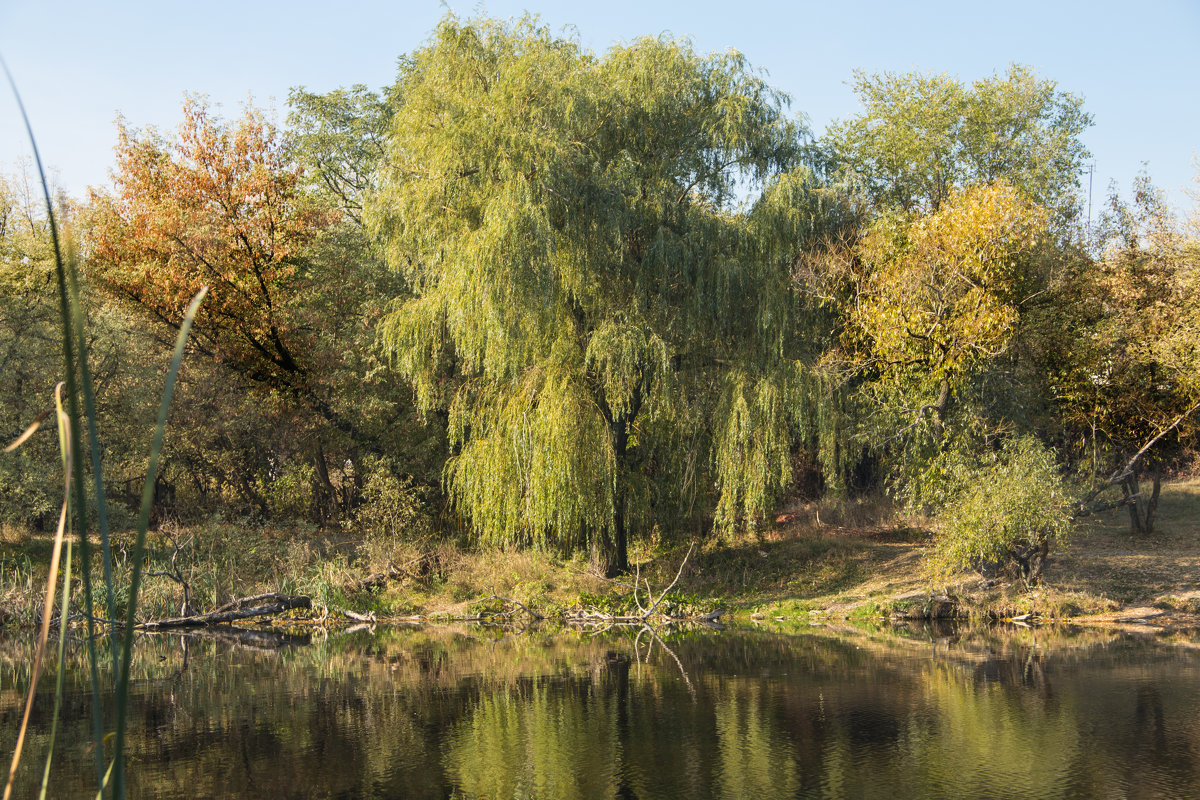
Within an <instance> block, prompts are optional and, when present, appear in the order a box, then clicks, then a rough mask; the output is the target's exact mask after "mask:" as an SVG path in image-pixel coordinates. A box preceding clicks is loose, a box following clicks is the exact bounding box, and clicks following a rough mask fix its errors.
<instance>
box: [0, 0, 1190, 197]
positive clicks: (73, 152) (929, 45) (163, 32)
mask: <svg viewBox="0 0 1200 800" xmlns="http://www.w3.org/2000/svg"><path fill="white" fill-rule="evenodd" d="M447 10H453V11H454V12H456V13H457V14H459V15H460V16H471V15H473V14H475V13H479V12H482V13H485V14H487V15H489V16H494V17H502V18H506V17H512V16H519V15H520V14H522V13H523V12H525V11H526V10H528V11H530V12H532V13H536V14H538V15H540V16H541V18H542V20H543V22H544V23H546V24H547V25H549V26H550V27H552V28H554V29H559V28H561V27H563V26H567V25H570V26H574V28H575V29H576V30H577V32H578V35H579V37H580V39H581V41H582V42H583V43H584V45H586V46H588V47H590V48H591V49H593V50H595V51H603V50H605V49H606V48H608V46H609V45H611V44H612V43H614V42H618V41H628V40H629V39H632V38H634V37H637V36H641V35H646V34H652V35H653V34H659V33H663V32H669V33H671V34H673V35H675V36H681V37H682V36H687V37H691V38H692V40H693V41H694V43H695V46H696V47H697V49H699V50H702V51H710V50H726V49H729V48H734V49H737V50H740V51H741V52H742V53H744V54H745V55H746V57H747V58H748V60H749V61H750V63H752V64H753V65H755V66H757V67H760V68H762V69H764V70H766V71H767V73H768V74H769V77H770V80H771V82H772V83H773V84H775V85H776V86H777V87H779V88H781V89H783V90H784V91H786V92H787V93H788V94H790V95H791V96H792V109H793V111H794V112H798V113H803V114H804V115H805V116H806V117H807V118H808V120H809V122H810V124H811V126H812V128H813V130H814V132H816V133H818V134H819V133H820V132H821V131H823V130H824V128H825V126H826V125H827V124H828V123H829V122H830V121H831V120H834V119H839V118H843V117H846V116H848V115H851V114H853V113H855V111H856V110H857V108H858V105H857V100H856V98H855V96H854V94H853V92H852V91H851V88H850V80H851V79H852V77H853V71H854V70H855V69H863V70H866V71H868V72H875V71H882V70H890V71H909V70H913V69H918V70H922V71H927V72H947V73H950V74H952V75H956V76H958V77H959V78H961V79H963V80H966V81H971V80H974V79H977V78H980V77H983V76H985V75H989V74H991V73H993V72H996V71H998V70H999V71H1002V70H1004V69H1005V68H1006V67H1007V66H1008V64H1009V63H1011V62H1013V61H1016V62H1020V63H1024V64H1028V65H1029V66H1031V67H1033V68H1034V69H1035V70H1036V72H1037V73H1038V75H1039V76H1041V77H1045V78H1050V79H1053V80H1055V81H1057V82H1058V84H1059V87H1060V88H1061V89H1064V90H1067V91H1071V92H1074V93H1076V94H1079V95H1082V96H1083V97H1084V99H1085V106H1086V108H1087V110H1088V111H1090V112H1091V113H1092V114H1093V115H1094V117H1095V126H1094V127H1093V128H1092V129H1091V130H1090V131H1089V132H1088V133H1087V134H1086V136H1085V142H1086V144H1087V145H1088V146H1089V148H1090V149H1091V150H1092V152H1093V155H1094V161H1095V164H1096V169H1095V181H1094V185H1095V197H1096V201H1097V203H1098V202H1100V200H1101V198H1102V197H1103V196H1104V192H1105V190H1106V188H1107V185H1108V183H1109V181H1111V180H1115V181H1117V182H1118V183H1119V184H1120V186H1121V188H1122V189H1123V190H1127V189H1128V186H1129V184H1130V182H1131V180H1132V179H1133V177H1134V176H1135V175H1136V174H1137V173H1138V171H1139V170H1140V169H1141V165H1142V162H1147V164H1148V170H1149V173H1150V175H1151V176H1152V177H1153V178H1154V180H1155V182H1156V183H1158V184H1159V185H1160V186H1161V187H1163V188H1164V189H1166V190H1167V191H1168V193H1169V195H1170V197H1171V199H1172V201H1173V202H1174V203H1176V204H1177V205H1181V206H1182V205H1183V204H1184V203H1185V202H1186V200H1185V198H1184V195H1183V190H1184V189H1185V187H1187V186H1189V185H1190V184H1191V179H1192V176H1193V175H1194V174H1195V173H1196V166H1195V165H1194V164H1193V159H1194V158H1195V157H1196V156H1197V155H1200V0H1143V1H1142V2H1141V3H1138V4H1134V3H1132V2H1113V1H1112V0H1091V1H1090V2H1075V0H1070V1H1069V2H1058V1H1057V0H1011V1H1010V2H1006V3H995V2H986V3H985V2H978V3H976V2H970V0H954V1H953V2H919V0H871V1H868V0H843V1H842V2H840V3H839V2H836V0H816V1H814V0H792V2H783V1H781V2H765V0H732V1H731V0H725V1H724V2H714V1H713V0H688V1H687V2H657V1H656V0H609V2H601V1H600V0H595V1H594V2H586V3H565V2H552V1H551V0H525V1H524V2H520V0H516V1H510V0H503V1H501V0H492V2H488V3H467V2H459V1H458V0H450V2H436V0H393V2H377V1H375V0H371V1H370V2H365V1H364V2H355V1H354V0H348V1H347V2H345V3H343V4H340V5H338V6H335V4H333V3H330V2H328V0H326V1H325V2H309V0H291V1H290V2H276V0H262V1H261V2H256V1H255V0H242V2H236V1H234V2H230V1H229V0H212V1H211V2H179V1H177V0H156V1H155V2H144V1H142V0H139V1H138V2H120V0H111V1H110V2H99V0H91V1H90V2H83V1H82V0H70V1H69V2H62V1H60V0H40V2H39V1H37V0H0V53H2V54H3V56H4V57H5V59H7V61H8V64H9V68H10V69H11V70H12V72H13V74H14V76H15V77H16V79H17V81H18V84H19V87H20V89H21V91H22V93H23V95H24V97H25V102H26V106H27V108H28V110H29V112H30V115H31V117H32V121H33V125H34V132H35V133H36V135H37V136H38V140H39V144H40V146H41V148H42V154H43V158H44V159H45V161H46V162H47V163H48V164H49V165H50V166H52V167H53V168H54V169H55V170H56V171H57V176H58V177H57V180H58V181H59V183H60V184H61V186H62V187H63V188H65V189H66V190H67V191H68V192H69V193H71V194H74V195H82V194H83V191H84V189H85V187H86V186H89V185H100V184H104V183H106V182H107V180H108V169H109V167H110V165H111V161H112V159H111V151H112V146H113V143H114V141H115V133H114V131H115V128H114V124H113V120H114V118H115V117H116V115H117V114H118V113H120V114H122V115H124V117H125V118H126V119H127V120H128V121H129V122H130V123H131V124H133V125H135V126H144V125H154V126H157V127H159V128H161V129H167V130H169V129H172V128H174V127H175V125H176V124H177V122H178V120H179V106H180V101H181V99H182V97H183V94H184V93H185V92H201V93H205V94H207V95H208V96H209V98H210V99H211V100H212V101H213V102H216V103H220V104H221V105H223V106H224V107H225V108H226V110H227V112H228V113H233V112H235V111H236V110H237V108H238V104H239V103H241V102H244V101H245V100H246V99H247V98H253V101H254V102H255V103H256V104H258V105H272V104H273V105H274V106H275V107H276V109H277V110H278V114H279V117H280V118H281V119H282V118H283V117H284V116H285V115H286V108H285V102H286V98H287V92H288V89H289V88H290V87H293V86H298V85H303V86H306V87H308V88H309V89H312V90H315V91H326V90H329V89H333V88H336V87H338V86H345V85H349V84H354V83H365V84H367V85H369V86H373V87H378V86H382V85H384V84H385V83H388V82H390V81H391V79H392V77H393V76H394V73H395V62H396V58H397V57H398V56H399V55H401V54H402V53H406V52H409V51H411V50H413V49H415V48H417V47H419V46H420V45H421V44H422V42H424V41H425V40H426V39H427V38H428V36H429V34H430V31H431V30H432V29H433V27H434V26H435V25H436V24H437V21H438V20H439V19H440V18H441V17H442V16H443V15H444V14H445V13H446V12H447ZM15 117H16V107H15V104H14V103H13V101H12V99H11V96H10V95H9V94H8V93H7V91H5V93H4V95H3V97H2V98H0V169H4V170H5V171H11V170H12V168H13V164H14V162H16V161H17V160H18V159H20V158H22V157H23V156H25V155H27V153H28V146H27V144H25V142H24V140H23V131H22V130H21V129H20V128H19V126H18V123H17V120H16V118H15ZM1084 180H1085V191H1086V176H1085V179H1084Z"/></svg>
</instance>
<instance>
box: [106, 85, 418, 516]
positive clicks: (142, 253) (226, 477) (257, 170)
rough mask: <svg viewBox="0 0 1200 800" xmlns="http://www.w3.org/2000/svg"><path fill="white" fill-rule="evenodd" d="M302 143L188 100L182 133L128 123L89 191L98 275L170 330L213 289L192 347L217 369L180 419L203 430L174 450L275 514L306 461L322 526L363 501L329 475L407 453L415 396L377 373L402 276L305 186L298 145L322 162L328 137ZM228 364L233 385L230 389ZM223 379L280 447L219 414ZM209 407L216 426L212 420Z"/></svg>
mask: <svg viewBox="0 0 1200 800" xmlns="http://www.w3.org/2000/svg"><path fill="white" fill-rule="evenodd" d="M300 130H301V131H302V132H303V133H305V135H308V136H310V137H312V136H316V135H317V134H316V133H314V132H312V131H309V130H307V129H305V128H301V129H300ZM318 138H319V137H318ZM305 141H308V142H309V144H308V145H306V147H304V148H294V147H291V146H289V142H288V141H287V140H286V138H285V137H284V136H283V134H281V133H280V132H279V131H278V130H277V129H276V128H275V126H274V125H272V124H271V123H270V122H269V121H268V120H267V119H266V118H265V116H264V115H263V114H262V113H261V112H259V111H256V110H254V109H251V108H247V109H246V110H245V111H244V112H243V113H242V114H241V116H240V117H238V118H237V119H235V120H232V121H227V120H223V119H220V118H218V117H216V116H215V115H214V114H213V113H212V111H211V110H210V109H209V108H208V107H207V106H205V105H204V104H203V103H202V102H200V101H198V100H195V99H191V100H189V101H187V102H186V103H185V105H184V114H183V122H182V123H181V124H180V126H179V130H178V131H177V133H176V135H175V136H174V137H165V136H162V135H160V134H158V133H156V132H154V131H136V130H134V129H131V128H130V127H129V126H127V125H125V124H122V125H121V127H120V130H119V140H118V145H117V153H116V168H115V170H114V174H113V182H114V188H113V191H112V192H111V193H108V192H94V193H93V195H92V208H91V212H90V215H89V246H88V251H89V253H88V268H89V271H90V273H91V274H92V275H94V276H95V277H96V278H97V279H98V280H99V282H100V284H101V285H102V286H103V287H104V288H105V289H106V290H107V291H108V292H110V293H111V294H112V295H113V296H116V297H119V298H121V299H123V300H126V301H128V302H129V303H130V304H131V305H132V306H133V307H135V308H137V309H139V310H140V311H141V312H143V313H146V314H148V315H150V316H151V317H152V318H154V319H155V320H157V321H158V322H159V323H161V324H162V329H163V330H169V329H171V328H173V327H175V326H178V324H179V323H180V319H179V316H178V315H179V313H180V312H179V309H180V308H183V307H184V306H183V304H184V300H183V298H188V297H190V296H191V295H192V294H193V293H194V292H195V291H197V290H198V289H199V287H200V286H202V285H208V286H210V287H211V289H210V292H209V295H208V298H207V299H206V301H205V304H204V306H203V307H202V308H201V311H200V314H199V316H198V318H197V320H196V324H195V327H194V328H193V332H192V338H191V342H192V345H191V346H192V347H193V348H194V350H195V351H196V352H197V353H199V354H202V355H204V356H207V357H208V359H209V363H210V364H215V365H217V367H216V368H215V372H214V371H213V370H214V367H211V366H205V367H204V368H203V369H201V368H200V367H197V368H196V370H194V371H193V372H194V373H195V375H194V377H196V378H197V379H199V376H200V374H201V372H205V373H210V374H208V375H206V377H205V378H204V379H203V380H201V381H200V383H201V384H205V385H203V386H197V392H195V393H189V388H188V387H189V385H190V384H189V381H190V380H191V377H190V376H189V375H187V374H185V380H184V385H183V386H182V387H181V390H182V397H181V400H186V401H188V402H181V403H180V408H181V410H179V411H177V414H178V415H183V416H186V415H189V414H192V415H194V416H196V419H194V420H193V422H194V423H195V424H193V425H187V426H183V427H182V429H180V428H179V426H177V428H176V429H177V431H178V430H183V431H187V432H189V433H191V434H192V435H191V436H190V437H189V436H185V435H184V434H183V433H182V432H180V433H175V434H173V436H174V438H175V441H176V442H178V443H179V445H180V446H183V445H185V444H189V443H190V444H189V451H190V452H191V453H192V454H191V455H190V456H189V458H190V460H191V463H192V464H193V465H194V466H196V467H200V466H201V465H203V464H206V463H207V464H208V465H209V466H210V467H211V469H212V471H213V475H214V478H215V479H216V480H217V481H218V482H219V483H221V484H222V485H230V486H238V487H241V489H239V494H240V495H241V496H242V497H243V498H249V499H254V500H255V502H257V503H258V504H259V505H260V506H263V507H266V506H267V505H268V504H267V503H266V501H265V500H264V498H263V496H262V493H263V489H262V488H261V487H262V485H264V482H265V483H267V484H269V483H270V482H272V481H275V480H277V479H278V478H279V477H281V475H282V473H281V470H284V469H286V468H287V466H288V464H289V462H292V461H293V460H294V459H296V458H299V459H301V460H302V461H304V462H307V466H303V467H301V465H297V468H298V469H302V471H305V470H306V471H307V473H310V474H312V476H313V480H314V481H315V490H316V494H317V497H318V501H315V502H316V503H317V506H318V507H320V508H321V509H324V510H322V511H320V514H319V516H322V517H325V516H328V515H329V514H332V513H337V512H336V509H338V508H341V510H342V511H345V510H346V509H345V507H346V505H347V503H348V502H349V501H350V499H351V498H350V497H349V495H347V492H352V491H353V490H354V487H353V486H351V485H348V484H346V483H345V482H344V481H342V482H340V481H337V480H334V479H332V478H331V475H330V472H331V470H339V469H341V468H342V466H343V465H344V464H345V462H346V459H347V458H348V457H352V456H354V454H355V453H357V452H360V451H363V450H365V451H367V452H371V451H383V450H384V449H388V450H394V453H395V455H397V457H403V455H404V454H405V451H404V446H403V445H402V444H399V443H398V441H397V440H398V439H401V438H403V435H402V434H401V435H397V433H398V432H400V431H403V432H407V430H408V428H409V427H410V423H411V422H412V420H413V416H412V408H411V404H410V403H406V402H405V401H404V399H403V395H402V394H399V393H397V392H395V391H389V390H387V389H386V388H381V387H378V386H374V383H375V382H374V381H372V380H371V379H370V378H369V375H370V374H371V372H372V370H373V369H375V368H376V367H377V366H378V364H375V363H373V358H374V355H373V354H374V351H373V349H372V348H371V346H370V345H371V342H372V341H373V339H374V336H375V325H376V324H377V322H378V320H379V318H380V315H381V313H382V310H383V305H384V303H385V301H386V299H387V298H388V297H391V296H393V295H394V293H395V286H394V281H393V280H392V278H391V277H390V276H389V275H388V273H387V272H386V271H385V270H382V269H380V268H378V260H377V257H376V256H374V255H373V254H372V253H371V251H370V248H369V247H367V246H366V244H365V242H364V236H363V234H362V231H361V226H359V225H357V224H356V223H354V222H353V221H352V220H350V219H349V218H348V216H349V211H344V210H342V209H340V208H339V207H338V205H337V204H336V203H334V202H333V201H332V200H331V199H330V198H329V197H328V196H327V195H322V194H319V193H316V192H313V191H311V190H310V188H309V187H308V186H307V185H306V184H307V180H308V177H307V175H308V173H306V172H305V170H304V167H303V165H302V163H301V161H300V160H298V157H297V155H296V153H297V150H298V149H299V150H300V151H302V152H303V153H304V154H306V156H307V157H311V158H312V159H313V160H317V159H318V158H322V157H326V158H328V156H327V155H326V156H322V155H321V154H322V153H323V152H324V151H323V150H322V149H321V143H320V141H316V142H314V141H312V140H311V139H309V140H305ZM193 363H195V362H193ZM221 369H225V370H229V371H231V372H232V373H233V374H234V375H235V376H236V377H233V378H224V379H223V378H221V377H220V370H221ZM221 381H225V382H227V383H228V384H229V385H230V388H231V389H235V387H238V388H240V390H241V391H245V392H250V393H251V395H252V396H251V397H250V398H248V399H247V402H248V404H249V408H250V410H251V411H253V412H254V413H253V414H252V416H255V417H256V418H257V419H258V423H257V427H258V430H259V432H260V434H261V433H263V432H265V431H268V430H270V431H272V434H271V435H270V436H269V437H265V438H266V439H267V440H268V441H267V442H265V443H264V442H257V443H255V442H254V441H252V439H253V437H251V436H248V435H247V433H246V431H244V430H241V428H240V427H239V426H240V425H241V423H240V422H232V421H231V420H232V418H234V417H236V418H237V419H238V420H242V419H244V412H246V410H247V409H246V408H238V409H235V408H234V407H233V406H234V405H237V402H240V400H241V399H242V398H241V397H240V396H239V397H238V398H237V402H235V398H234V397H232V396H230V397H227V398H225V399H218V401H217V402H216V405H215V406H214V405H213V403H212V402H209V399H210V398H206V397H203V396H200V395H202V394H203V391H208V392H209V394H210V395H211V394H212V386H213V384H214V383H220V382H221ZM373 388H375V389H378V391H372V389H373ZM230 394H231V395H232V394H233V392H231V393H230ZM222 403H224V404H225V405H226V406H227V407H226V408H224V409H220V408H218V406H220V405H221V404H222ZM205 409H208V411H210V412H211V414H212V415H213V416H212V418H211V419H209V420H207V422H206V421H204V420H203V419H202V418H201V417H202V416H203V412H204V410H205ZM285 429H286V431H285ZM260 438H263V437H261V436H260ZM222 442H223V443H224V444H222ZM233 443H237V445H236V446H231V445H233ZM435 449H436V448H435ZM230 450H238V451H239V452H240V453H241V455H240V456H239V458H240V459H241V466H240V467H238V468H236V469H234V468H233V467H234V465H226V466H219V463H220V462H222V461H224V460H225V456H224V455H218V454H219V453H220V452H221V451H225V452H226V453H228V452H229V451H230ZM176 452H178V453H180V454H182V451H176ZM333 453H337V454H339V455H336V456H335V455H332V454H333ZM422 469H423V470H424V471H430V467H429V466H425V467H423V468H422ZM198 471H200V472H201V473H202V472H203V470H198ZM231 471H232V473H233V474H232V475H231V474H230V473H231ZM431 471H432V472H433V473H434V474H435V475H436V473H437V467H436V466H433V467H432V468H431ZM359 477H361V476H355V478H354V479H355V480H358V478H359ZM339 484H340V485H339Z"/></svg>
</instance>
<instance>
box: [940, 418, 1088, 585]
mask: <svg viewBox="0 0 1200 800" xmlns="http://www.w3.org/2000/svg"><path fill="white" fill-rule="evenodd" d="M949 473H950V482H951V485H952V486H953V487H954V491H953V493H952V494H951V497H950V500H949V502H948V503H947V504H946V506H945V508H944V511H943V513H942V514H941V518H942V522H943V525H942V528H941V531H940V532H939V533H938V535H937V536H936V539H935V548H934V554H933V564H934V566H935V569H937V570H938V571H940V572H941V573H942V574H943V575H945V574H947V573H949V572H951V571H953V570H956V569H961V568H964V567H971V568H974V569H977V570H979V571H980V572H986V571H988V570H997V571H1003V572H1006V573H1008V574H1009V575H1010V576H1011V577H1014V578H1020V579H1022V580H1024V581H1025V583H1026V584H1027V585H1030V586H1032V585H1035V584H1037V583H1038V582H1039V580H1040V579H1041V572H1042V567H1043V566H1044V564H1045V561H1046V557H1047V555H1048V554H1049V552H1050V548H1051V547H1052V546H1055V547H1056V546H1059V545H1061V544H1063V543H1064V542H1065V541H1066V539H1067V536H1068V534H1069V533H1070V529H1071V522H1070V506H1071V496H1070V493H1069V492H1068V490H1067V488H1066V486H1065V485H1064V482H1063V478H1062V475H1061V474H1060V472H1059V469H1058V465H1057V464H1056V463H1055V458H1054V454H1053V452H1052V451H1051V450H1049V449H1047V448H1046V447H1044V446H1043V445H1042V444H1041V443H1040V442H1039V441H1038V440H1037V439H1036V438H1034V437H1032V436H1022V437H1019V438H1017V439H1013V440H1010V441H1009V442H1007V443H1005V445H1004V446H1003V448H1001V450H1000V451H999V452H996V453H993V454H990V455H989V456H988V457H987V458H985V459H984V460H983V461H979V462H975V463H973V464H967V463H964V462H961V461H960V462H959V463H956V464H954V465H952V466H951V468H950V470H949Z"/></svg>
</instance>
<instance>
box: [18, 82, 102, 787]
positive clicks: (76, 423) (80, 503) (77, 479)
mask: <svg viewBox="0 0 1200 800" xmlns="http://www.w3.org/2000/svg"><path fill="white" fill-rule="evenodd" d="M0 67H3V68H4V74H5V76H6V77H7V78H8V85H9V86H10V87H11V88H12V93H13V97H14V98H15V99H16V101H17V108H18V110H19V111H20V112H21V119H22V120H23V121H24V123H25V132H26V134H28V136H29V146H30V148H31V149H32V150H33V162H34V164H35V165H36V166H37V172H38V179H39V181H40V182H41V185H42V196H43V198H44V199H45V202H46V220H47V222H48V223H49V227H50V243H51V245H52V246H53V250H54V267H55V274H56V276H57V279H58V301H59V317H60V320H61V322H62V344H63V380H64V382H65V383H66V396H67V414H68V417H69V418H70V422H71V424H70V425H68V426H67V429H68V434H69V439H70V442H71V452H72V453H80V452H82V451H83V447H82V446H81V439H80V422H81V418H80V414H79V394H78V389H77V384H76V368H77V366H78V361H77V358H76V349H77V348H78V349H79V350H83V349H84V348H85V346H86V340H85V339H84V338H83V335H82V325H80V326H76V325H74V324H73V322H72V320H74V319H75V310H76V309H79V308H81V306H80V304H79V296H78V280H77V274H76V269H75V261H74V259H73V258H71V259H68V258H66V257H64V254H63V248H62V245H61V243H60V241H59V235H58V222H57V218H56V216H55V214H54V203H53V202H52V201H51V199H50V182H49V181H48V180H46V169H45V167H44V166H43V164H42V155H41V152H40V151H39V150H38V146H37V139H36V137H34V135H33V126H32V125H31V124H30V122H29V114H28V113H26V111H25V103H24V101H23V100H22V99H21V93H20V92H19V91H17V84H16V82H15V81H14V80H13V76H12V72H10V71H9V69H8V63H7V62H5V61H4V59H3V58H0ZM68 276H69V277H68ZM72 289H74V290H75V291H72ZM81 313H82V312H81ZM81 318H82V317H81ZM77 327H78V331H79V336H78V338H76V337H75V335H74V334H75V332H76V328H77ZM86 385H87V386H88V387H90V386H91V379H90V378H89V379H88V380H87V381H86ZM92 423H93V424H92V425H91V426H90V427H91V428H92V429H93V430H94V428H95V424H94V423H95V420H94V419H93V420H92ZM71 462H72V473H73V474H72V481H71V485H72V487H73V488H74V491H75V502H74V505H73V508H72V509H71V513H72V514H73V516H74V518H75V521H76V526H75V530H77V531H78V532H79V555H80V557H81V559H82V562H83V563H82V564H81V571H82V573H83V608H84V617H85V619H86V621H87V637H86V639H87V648H88V673H89V679H90V681H91V688H92V740H93V745H94V753H95V761H96V782H97V784H101V785H102V784H103V781H104V744H103V738H104V727H103V726H104V719H103V707H102V706H101V703H100V671H99V658H98V655H97V652H96V621H95V617H94V614H93V611H94V608H93V603H92V570H91V543H90V542H89V540H88V534H87V495H86V491H85V488H84V480H83V463H82V462H83V459H80V458H72V459H71ZM96 478H97V480H100V475H99V470H98V469H97V476H96ZM106 580H107V584H108V585H107V589H108V592H109V596H110V597H111V596H112V595H113V584H112V579H111V577H107V579H106Z"/></svg>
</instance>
